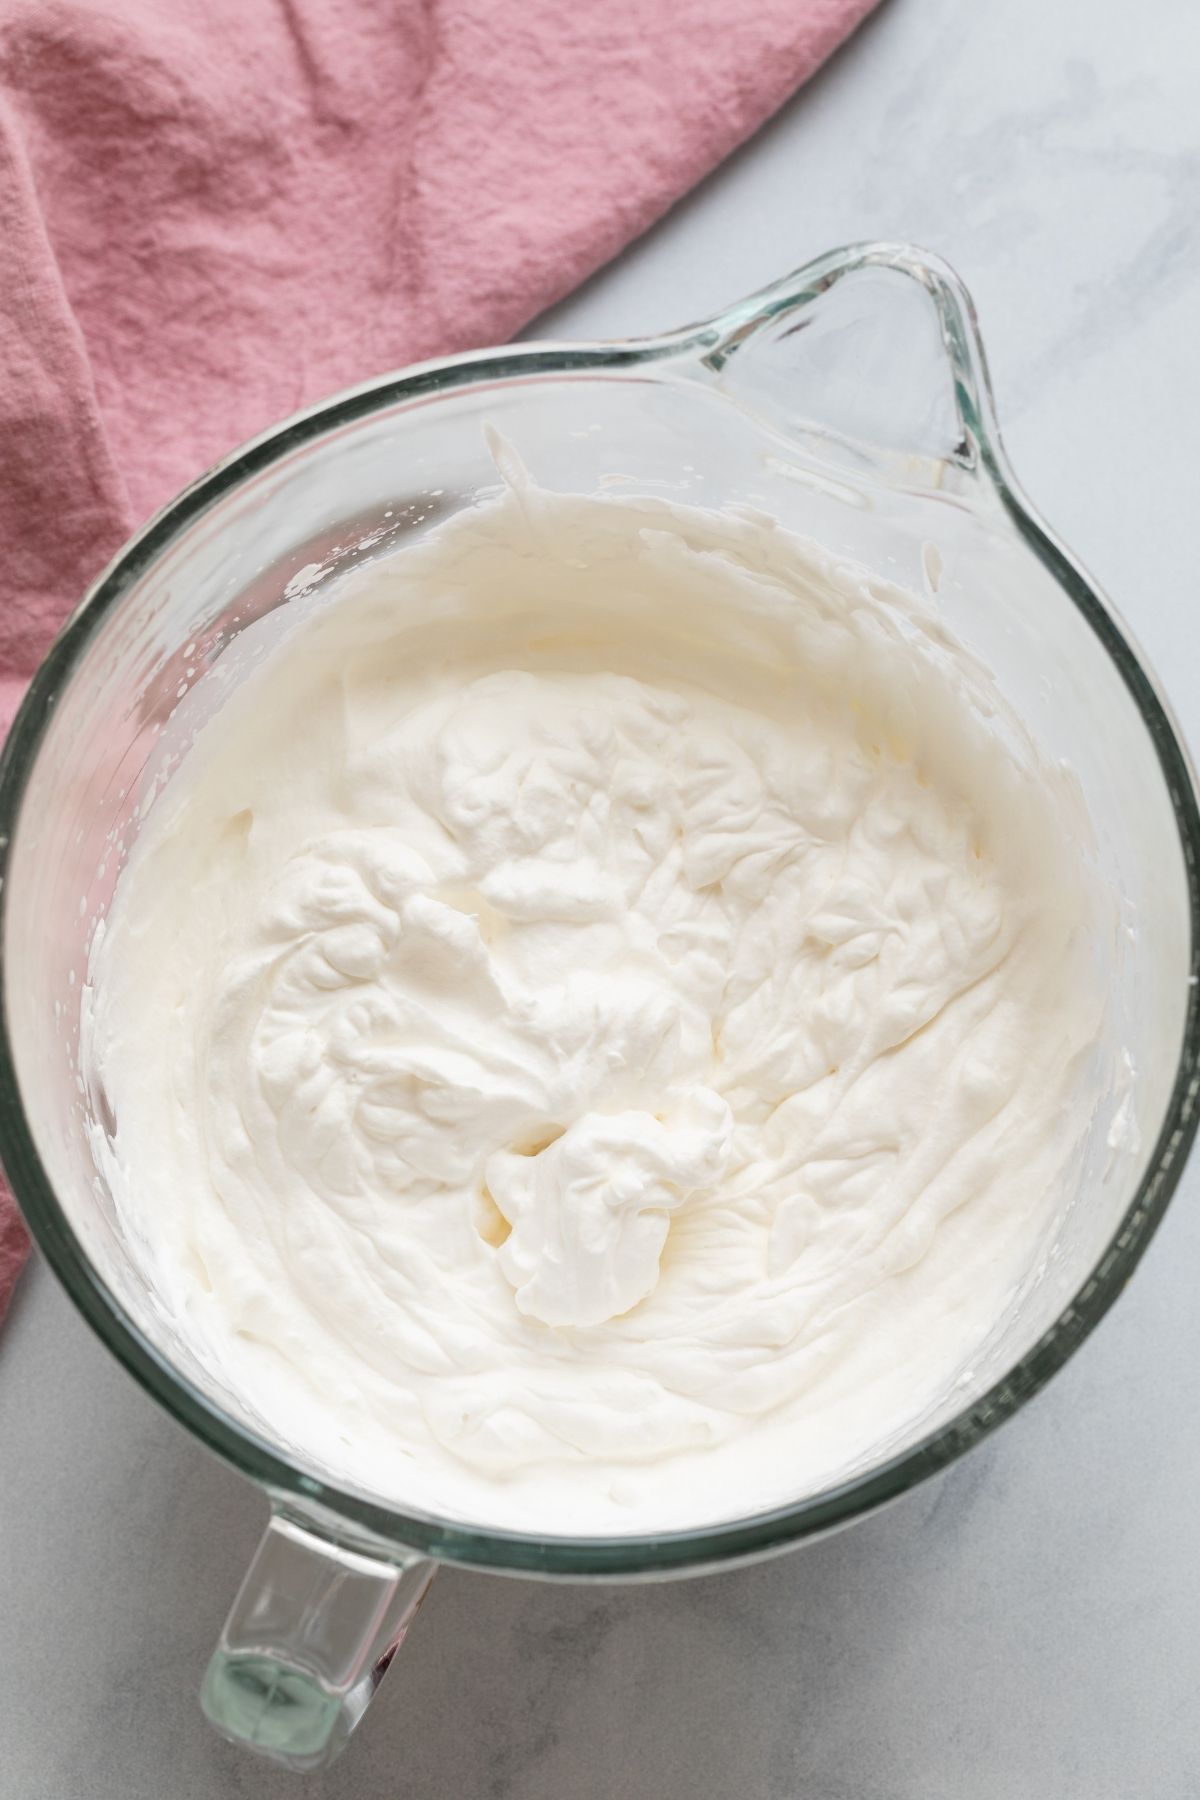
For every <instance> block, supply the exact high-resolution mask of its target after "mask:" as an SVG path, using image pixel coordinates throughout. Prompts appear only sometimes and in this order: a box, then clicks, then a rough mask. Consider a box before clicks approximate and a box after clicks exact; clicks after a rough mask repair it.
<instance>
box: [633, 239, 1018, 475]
mask: <svg viewBox="0 0 1200 1800" xmlns="http://www.w3.org/2000/svg"><path fill="white" fill-rule="evenodd" d="M664 342H666V341H665V340H664ZM672 344H673V347H674V348H675V351H676V354H679V353H680V352H682V355H683V358H684V367H685V369H686V368H687V367H688V366H689V365H690V369H691V372H692V373H694V374H696V375H697V376H699V377H700V378H701V379H703V380H705V381H706V382H707V383H709V384H712V385H715V386H716V387H718V388H719V389H720V390H721V391H722V392H723V393H724V394H726V395H727V396H728V398H729V399H730V400H732V401H734V402H735V403H736V404H737V405H739V406H740V407H741V408H742V409H743V410H745V411H747V412H749V413H751V414H753V415H754V416H756V417H757V418H758V419H759V420H761V421H762V423H764V424H765V425H766V426H768V428H770V429H772V430H773V431H774V432H776V433H777V434H778V435H779V436H781V437H782V438H784V439H786V440H788V441H789V442H790V443H792V444H795V445H797V446H798V447H803V448H806V449H809V450H812V451H814V452H815V453H817V454H818V455H820V454H826V455H827V454H828V453H829V451H830V450H831V449H833V450H834V451H835V452H837V451H839V450H840V451H841V452H844V453H846V454H847V455H848V457H849V460H850V461H851V463H857V464H861V463H862V461H863V460H864V458H865V459H867V460H869V461H870V462H871V463H872V464H873V465H874V467H875V470H876V473H877V474H880V473H882V474H884V475H887V476H890V477H891V478H892V479H894V480H896V481H897V482H898V483H900V484H902V485H905V486H917V487H935V488H941V487H943V486H944V485H945V483H946V477H947V473H948V471H949V470H951V469H952V470H954V471H955V472H956V476H957V478H958V479H959V480H964V479H965V480H966V481H973V480H974V478H975V477H976V476H977V475H978V474H979V473H980V472H981V471H982V469H983V468H984V467H985V466H986V465H987V464H988V462H989V458H990V453H991V452H992V451H993V450H996V451H998V449H999V439H998V435H997V432H996V426H995V414H994V410H993V407H992V399H991V390H990V385H989V382H988V375H987V365H986V360H985V357H984V353H983V345H982V342H981V340H980V337H979V327H978V323H977V321H976V318H975V309H974V306H973V305H972V303H971V299H970V296H969V295H968V293H967V291H966V289H965V288H964V287H963V285H962V283H961V281H960V280H959V279H958V277H957V275H956V274H955V273H954V271H953V270H952V269H951V268H949V266H948V265H947V264H946V263H944V262H942V261H941V259H940V258H938V257H936V256H932V255H930V254H929V253H928V252H925V251H920V250H915V249H913V248H912V247H911V246H909V245H906V244H857V245H853V246H851V247H850V248H849V249H846V250H834V251H831V252H830V253H829V254H828V255H827V256H823V257H821V258H819V259H818V260H817V261H816V262H813V263H809V264H808V265H807V266H806V267H804V268H802V269H798V270H797V271H796V272H795V273H794V274H792V275H789V276H786V277H785V278H784V279H783V280H782V281H777V282H775V283H774V284H773V285H772V286H771V287H769V288H765V289H763V290H762V291H761V292H760V293H757V294H752V295H750V296H749V298H747V299H745V300H742V301H739V302H738V303H737V304H736V305H734V306H732V307H730V308H729V309H728V311H726V312H725V313H722V314H721V315H720V316H719V317H718V318H716V319H710V320H709V321H707V323H706V325H704V326H701V327H692V328H690V329H689V330H687V331H684V332H681V333H679V334H678V335H677V336H676V338H675V339H674V340H672Z"/></svg>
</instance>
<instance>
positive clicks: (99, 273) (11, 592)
mask: <svg viewBox="0 0 1200 1800" xmlns="http://www.w3.org/2000/svg"><path fill="white" fill-rule="evenodd" d="M874 4H875V0H753V4H750V5H746V4H743V3H742V0H254V3H253V4H249V5H248V4H247V3H246V0H205V4H204V5H203V6H190V7H184V6H180V5H177V4H174V3H173V0H0V539H2V543H3V557H2V561H0V570H2V572H3V574H2V579H3V589H2V590H0V729H4V728H6V727H7V724H8V722H9V720H10V718H11V716H12V713H13V711H14V710H15V707H16V705H17V703H18V701H19V699H20V695H21V692H22V690H23V688H24V686H25V683H26V681H27V680H28V677H29V676H30V674H31V673H32V672H33V670H34V668H35V667H36V665H37V662H38V660H39V659H40V657H41V655H42V653H43V652H44V650H45V649H46V646H47V644H48V643H49V641H50V639H51V637H52V636H53V633H54V631H55V630H56V629H57V627H58V625H59V623H60V622H61V620H62V619H63V617H64V616H65V614H66V613H67V611H69V609H70V607H71V606H72V605H73V604H74V602H75V600H76V599H77V598H78V596H79V595H80V593H81V592H82V591H83V589H84V588H85V586H86V585H87V583H88V581H89V580H90V579H91V577H92V576H93V575H94V574H95V573H96V572H97V571H98V570H99V568H100V567H101V566H102V565H103V564H104V563H105V562H106V561H107V559H108V558H109V557H110V556H111V555H112V553H113V551H114V550H115V549H116V548H117V547H118V545H119V544H120V543H121V541H122V540H123V539H124V538H125V537H126V536H128V534H129V532H130V531H131V530H132V529H133V527H134V526H135V525H136V524H137V523H138V522H139V521H140V520H142V519H143V518H145V517H146V515H147V514H148V513H150V512H151V511H153V510H154V508H156V507H157V506H159V505H160V504H161V503H162V502H163V501H165V500H167V499H168V498H169V497H170V496H171V494H172V493H173V492H174V491H175V490H176V489H177V488H178V487H180V486H182V485H183V484H184V483H185V482H186V481H188V480H189V479H190V478H191V477H192V476H194V475H196V474H197V473H198V472H199V471H200V470H202V469H203V468H205V467H206V466H207V465H208V464H209V463H211V462H213V461H214V460H215V459H216V458H218V457H219V456H221V455H223V454H224V453H225V452H226V451H227V450H229V449H231V448H232V447H233V446H234V445H235V444H237V443H239V442H240V441H241V440H242V439H244V438H246V437H249V436H251V435H252V434H253V433H255V432H257V431H260V430H262V429H263V428H264V427H265V426H267V425H270V424H271V423H272V422H273V421H274V420H276V419H278V418H280V417H282V416H283V415H285V414H287V413H289V412H292V411H294V410H295V409H296V408H297V407H300V406H304V405H307V404H308V403H310V402H312V401H314V400H317V399H319V398H321V397H322V396H323V395H325V394H327V393H330V392H332V391H333V390H335V389H336V388H339V387H344V386H346V385H348V384H349V383H351V382H354V381H359V380H363V379H365V378H366V377H368V376H371V375H373V374H377V373H380V372H382V371H384V370H387V369H390V368H396V367H399V366H401V365H403V364H404V363H407V362H412V361H415V360H418V359H420V358H422V357H426V356H432V355H441V354H444V353H448V352H452V351H455V350H459V349H464V348H467V347H470V346H476V345H479V344H484V343H489V342H502V341H504V340H505V339H506V338H508V337H510V336H511V335H512V333H513V332H514V331H515V330H517V329H518V327H520V326H521V325H523V324H524V323H525V322H526V321H527V320H529V319H530V318H532V317H533V316H534V314H536V313H537V312H539V311H541V310H542V309H543V308H544V307H546V306H548V305H550V304H551V302H553V301H555V300H557V299H559V298H561V297H562V295H564V294H566V293H567V292H568V291H569V290H570V289H571V288H572V287H574V286H575V285H576V284H577V283H578V282H579V281H581V280H582V279H583V277H584V276H586V275H587V274H589V273H590V272H591V271H592V270H594V269H596V268H597V267H598V266H599V265H600V264H602V263H603V262H605V261H606V260H608V259H609V258H610V257H612V256H613V255H614V254H615V253H616V252H617V251H618V250H620V249H621V248H622V246H623V245H625V244H626V243H628V242H629V241H630V239H631V238H633V237H635V236H636V235H637V234H638V233H639V232H641V231H643V230H644V229H645V228H646V227H647V226H648V225H649V224H651V223H652V221H653V220H655V219H656V218H658V217H659V216H660V214H662V213H663V212H664V211H665V210H666V209H667V208H668V207H669V206H670V205H671V203H672V201H674V200H675V199H677V198H678V197H679V195H680V194H682V193H683V192H684V191H685V190H686V189H687V188H688V187H690V186H691V185H692V184H693V183H694V182H696V181H698V180H699V179H700V177H701V176H703V175H705V174H706V173H707V172H708V171H709V170H710V169H712V168H713V167H714V166H715V164H717V163H718V162H719V161H720V160H721V159H722V158H723V157H724V156H726V155H727V154H728V153H729V152H730V151H731V150H732V149H733V148H734V147H735V146H736V145H737V144H738V143H740V142H741V141H742V140H743V139H744V138H746V137H747V136H748V135H749V134H750V133H751V132H752V131H753V130H754V129H755V127H756V126H758V125H759V124H761V123H762V121H763V120H764V119H766V118H767V116H768V115H769V114H770V113H771V112H773V111H774V110H775V108H776V107H778V106H779V105H780V104H781V103H782V102H783V101H784V100H785V99H787V98H788V96H789V95H790V94H791V93H792V92H793V91H794V90H795V89H796V88H797V87H798V86H799V85H800V83H802V82H803V81H804V80H805V79H806V78H807V77H808V76H809V75H811V74H812V72H813V71H814V69H816V68H817V67H818V65H819V64H820V63H821V62H823V61H824V59H825V58H826V57H827V56H828V55H829V53H830V51H832V50H833V49H834V48H835V46H836V45H837V44H838V43H840V41H841V40H842V39H843V38H844V37H846V36H847V35H848V33H849V32H850V31H851V30H852V29H853V28H854V26H855V25H857V24H858V22H859V20H860V19H861V18H862V17H863V15H864V14H866V13H867V12H869V11H870V10H871V8H872V6H873V5H874ZM731 298H732V296H731ZM681 299H682V310H683V311H684V312H685V313H686V311H687V300H686V296H682V297H681ZM10 979H20V973H19V971H18V972H16V973H15V975H10ZM25 1248H26V1241H25V1235H24V1231H23V1228H22V1226H21V1223H20V1220H19V1218H18V1217H17V1214H16V1210H15V1208H14V1207H13V1205H12V1202H11V1200H9V1199H8V1197H7V1196H2V1197H0V1316H3V1312H4V1309H5V1307H6V1305H7V1301H8V1297H9V1295H10V1293H11V1290H12V1285H13V1282H14V1281H15V1280H16V1276H17V1272H18V1270H19V1268H20V1265H21V1261H22V1259H23V1256H24V1253H25Z"/></svg>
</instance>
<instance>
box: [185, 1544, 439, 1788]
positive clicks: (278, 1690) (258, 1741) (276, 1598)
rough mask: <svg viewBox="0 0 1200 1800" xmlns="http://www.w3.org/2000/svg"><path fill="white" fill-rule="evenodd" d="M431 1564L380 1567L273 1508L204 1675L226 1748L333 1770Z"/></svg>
mask: <svg viewBox="0 0 1200 1800" xmlns="http://www.w3.org/2000/svg"><path fill="white" fill-rule="evenodd" d="M433 1573H434V1565H433V1563H431V1562H428V1561H426V1560H425V1559H424V1558H421V1557H417V1556H413V1557H411V1558H405V1557H404V1556H403V1555H402V1554H400V1555H397V1556H396V1558H395V1559H394V1560H393V1559H392V1558H390V1557H389V1558H388V1559H381V1558H379V1557H376V1556H373V1555H366V1554H364V1553H363V1552H362V1551H360V1550H357V1549H350V1548H348V1547H346V1546H345V1545H342V1544H336V1543H333V1542H331V1541H330V1540H329V1539H327V1538H324V1537H321V1536H319V1535H318V1534H317V1533H316V1532H315V1531H314V1530H312V1529H311V1528H310V1527H308V1526H304V1525H300V1524H298V1523H297V1522H296V1521H295V1520H294V1519H292V1518H289V1517H285V1516H284V1515H283V1514H282V1513H281V1512H279V1511H275V1512H274V1513H273V1514H272V1517H271V1521H270V1523H269V1524H268V1526H267V1529H266V1531H265V1532H264V1533H263V1537H262V1542H261V1543H260V1544H259V1546H258V1550H257V1551H256V1553H255V1557H254V1561H253V1562H252V1563H251V1564H250V1567H249V1569H248V1570H247V1572H246V1578H245V1580H244V1581H243V1582H242V1585H241V1587H240V1589H239V1590H238V1595H237V1599H236V1600H235V1601H234V1603H233V1607H232V1610H231V1611H230V1614H229V1617H228V1619H227V1620H226V1621H225V1628H224V1630H223V1631H222V1633H221V1639H220V1642H219V1643H218V1645H217V1648H216V1650H215V1651H214V1653H213V1657H212V1661H211V1662H210V1663H209V1665H208V1671H207V1673H206V1674H205V1677H204V1684H203V1687H202V1688H201V1692H200V1704H201V1706H202V1707H203V1709H204V1712H205V1714H206V1716H207V1717H208V1719H209V1720H210V1721H211V1723H212V1724H213V1725H215V1726H216V1728H217V1730H218V1731H219V1732H220V1733H221V1735H222V1736H223V1737H226V1738H228V1739H229V1740H230V1742H231V1743H235V1744H242V1745H244V1746H245V1747H246V1748H247V1749H250V1750H255V1751H257V1752H258V1754H259V1755H260V1756H267V1757H270V1758H271V1759H272V1760H273V1761H275V1762H280V1763H283V1764H285V1765H286V1766H287V1767H288V1768H291V1769H297V1770H303V1769H315V1768H321V1767H323V1766H324V1765H325V1764H326V1763H329V1762H332V1760H333V1758H334V1757H335V1756H337V1754H338V1752H339V1751H340V1750H341V1749H342V1748H343V1746H344V1745H345V1742H346V1739H347V1738H348V1737H349V1735H350V1733H351V1732H352V1731H353V1730H354V1727H355V1726H356V1725H357V1724H358V1721H359V1719H360V1718H361V1717H362V1715H363V1713H364V1711H365V1710H366V1707H367V1703H368V1701H369V1700H370V1699H371V1697H372V1695H373V1694H374V1692H375V1689H376V1688H377V1687H378V1686H379V1683H380V1681H381V1680H382V1679H383V1676H384V1675H385V1673H386V1672H387V1668H388V1665H389V1664H390V1662H391V1660H392V1657H393V1656H394V1655H395V1653H396V1651H397V1650H398V1649H399V1647H400V1645H401V1643H402V1642H403V1641H404V1636H405V1633H406V1632H407V1630H408V1627H409V1625H410V1624H411V1622H412V1620H413V1617H414V1615H415V1614H416V1611H417V1608H418V1607H419V1606H420V1604H421V1601H422V1600H423V1599H424V1597H425V1593H426V1590H427V1589H428V1587H429V1583H430V1581H431V1580H432V1578H433Z"/></svg>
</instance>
